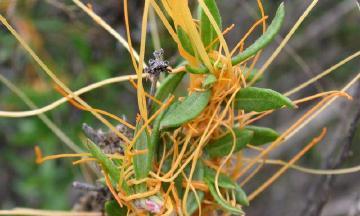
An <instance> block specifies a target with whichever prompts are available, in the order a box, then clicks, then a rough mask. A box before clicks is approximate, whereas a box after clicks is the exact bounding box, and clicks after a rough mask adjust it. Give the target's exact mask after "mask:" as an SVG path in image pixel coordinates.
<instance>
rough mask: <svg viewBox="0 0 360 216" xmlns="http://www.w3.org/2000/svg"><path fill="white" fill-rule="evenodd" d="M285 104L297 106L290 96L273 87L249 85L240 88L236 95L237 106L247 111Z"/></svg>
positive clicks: (276, 107)
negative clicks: (272, 88)
mask: <svg viewBox="0 0 360 216" xmlns="http://www.w3.org/2000/svg"><path fill="white" fill-rule="evenodd" d="M283 106H286V107H289V108H294V107H295V105H294V104H293V103H292V101H291V100H290V99H289V98H287V97H286V96H284V95H282V94H280V93H278V92H276V91H273V90H271V89H265V88H257V87H247V88H243V89H240V91H239V92H238V93H237V94H236V97H235V108H237V109H242V110H244V111H245V112H250V111H256V112H263V111H267V110H272V109H278V108H281V107H283Z"/></svg>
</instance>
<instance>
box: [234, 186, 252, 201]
mask: <svg viewBox="0 0 360 216" xmlns="http://www.w3.org/2000/svg"><path fill="white" fill-rule="evenodd" d="M235 199H236V202H237V203H239V204H240V205H243V206H249V200H248V198H247V195H246V193H245V191H244V190H243V189H242V188H241V187H240V186H239V185H238V184H236V189H235Z"/></svg>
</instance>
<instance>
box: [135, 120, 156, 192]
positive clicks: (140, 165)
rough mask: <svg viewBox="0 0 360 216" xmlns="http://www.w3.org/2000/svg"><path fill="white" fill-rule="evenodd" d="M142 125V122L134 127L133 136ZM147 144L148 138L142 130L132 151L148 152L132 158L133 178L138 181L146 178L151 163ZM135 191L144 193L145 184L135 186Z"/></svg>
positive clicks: (146, 133) (145, 131)
mask: <svg viewBox="0 0 360 216" xmlns="http://www.w3.org/2000/svg"><path fill="white" fill-rule="evenodd" d="M142 125H143V123H142V121H139V122H138V123H137V125H136V130H135V134H137V132H138V131H139V130H140V128H141V127H142ZM149 143H150V138H149V134H148V132H147V130H146V129H145V130H143V131H142V132H141V134H140V136H139V138H138V139H137V140H136V142H135V145H134V149H136V150H145V149H147V150H148V152H147V153H145V154H137V155H135V156H134V157H133V164H134V171H135V178H136V179H138V180H140V179H143V178H146V177H147V175H148V173H149V171H150V167H151V164H152V161H149V158H148V157H149ZM135 188H136V191H137V192H145V191H146V184H138V185H136V187H135Z"/></svg>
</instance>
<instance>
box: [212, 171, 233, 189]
mask: <svg viewBox="0 0 360 216" xmlns="http://www.w3.org/2000/svg"><path fill="white" fill-rule="evenodd" d="M215 177H216V171H215V170H214V169H211V168H209V167H205V178H206V179H208V180H209V181H211V182H212V183H215ZM218 183H219V187H222V188H226V189H236V183H235V182H234V181H233V180H232V179H231V178H230V177H229V176H227V175H225V174H223V173H220V174H219V179H218Z"/></svg>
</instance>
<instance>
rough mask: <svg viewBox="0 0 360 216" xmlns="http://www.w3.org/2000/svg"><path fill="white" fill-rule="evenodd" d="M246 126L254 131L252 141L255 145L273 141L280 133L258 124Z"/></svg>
mask: <svg viewBox="0 0 360 216" xmlns="http://www.w3.org/2000/svg"><path fill="white" fill-rule="evenodd" d="M245 128H246V129H248V130H251V131H253V132H254V136H253V138H252V139H251V141H250V143H251V144H252V145H255V146H259V145H263V144H266V143H269V142H272V141H274V140H276V139H277V138H278V137H279V134H278V133H277V132H276V131H275V130H273V129H271V128H266V127H258V126H246V127H245Z"/></svg>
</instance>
